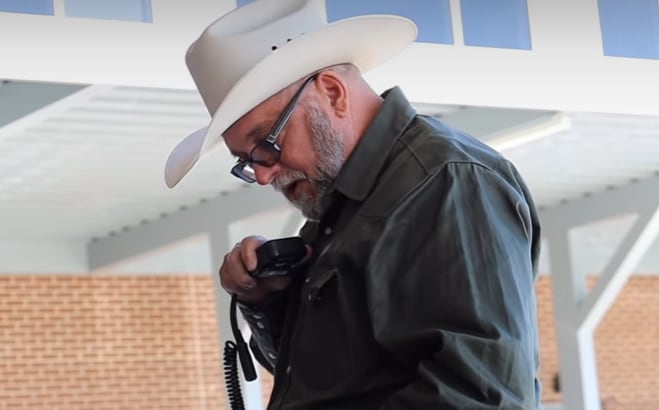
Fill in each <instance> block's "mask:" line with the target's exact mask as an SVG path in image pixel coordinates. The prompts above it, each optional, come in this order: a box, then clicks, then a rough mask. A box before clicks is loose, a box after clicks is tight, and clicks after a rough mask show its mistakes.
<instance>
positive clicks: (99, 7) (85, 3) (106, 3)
mask: <svg viewBox="0 0 659 410" xmlns="http://www.w3.org/2000/svg"><path fill="white" fill-rule="evenodd" d="M64 12H65V13H66V15H67V16H70V17H88V18H95V19H108V20H125V21H142V22H146V23H151V22H152V21H153V17H152V15H151V0H64Z"/></svg>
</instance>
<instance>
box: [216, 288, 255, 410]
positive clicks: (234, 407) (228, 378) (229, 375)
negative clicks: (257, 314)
mask: <svg viewBox="0 0 659 410" xmlns="http://www.w3.org/2000/svg"><path fill="white" fill-rule="evenodd" d="M236 303H237V301H236V295H231V306H230V309H229V318H230V320H231V331H232V332H233V337H234V339H236V341H235V343H234V342H232V341H231V340H227V342H226V343H225V345H224V384H225V386H226V389H227V396H228V397H229V403H230V405H231V410H245V402H244V400H243V395H242V392H241V389H240V377H239V376H238V358H240V366H241V367H242V369H243V373H244V375H245V379H246V380H247V381H252V380H254V379H256V370H255V369H254V362H253V361H252V356H251V355H250V353H249V347H248V346H247V343H245V340H244V339H243V336H242V333H240V329H239V328H238V319H237V317H236Z"/></svg>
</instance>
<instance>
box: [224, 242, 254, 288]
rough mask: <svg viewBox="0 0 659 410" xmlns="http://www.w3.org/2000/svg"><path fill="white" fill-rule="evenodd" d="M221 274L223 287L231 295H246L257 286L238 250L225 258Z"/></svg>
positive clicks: (234, 250)
mask: <svg viewBox="0 0 659 410" xmlns="http://www.w3.org/2000/svg"><path fill="white" fill-rule="evenodd" d="M219 274H220V280H221V283H222V287H223V288H224V289H226V290H227V291H228V292H231V293H244V292H245V291H248V290H250V289H252V288H253V287H254V286H256V281H255V280H254V278H252V277H251V276H250V275H249V274H248V273H247V270H246V268H245V265H244V264H243V261H242V258H241V255H240V250H239V249H238V248H234V249H233V250H232V251H231V252H229V253H228V254H227V255H226V256H225V257H224V263H223V264H222V267H221V268H220V272H219Z"/></svg>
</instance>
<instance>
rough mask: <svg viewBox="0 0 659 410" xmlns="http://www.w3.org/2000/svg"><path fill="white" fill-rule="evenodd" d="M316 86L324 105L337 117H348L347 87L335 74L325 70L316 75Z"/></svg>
mask: <svg viewBox="0 0 659 410" xmlns="http://www.w3.org/2000/svg"><path fill="white" fill-rule="evenodd" d="M316 86H317V87H318V89H319V92H320V94H321V99H322V101H323V103H324V104H327V105H328V106H329V107H330V108H331V110H332V111H333V112H334V114H335V115H336V116H338V117H341V118H343V117H345V116H346V115H348V112H349V111H348V85H347V83H346V81H345V80H344V79H343V78H341V76H339V75H338V74H337V73H335V72H333V71H330V70H326V71H322V72H320V73H319V74H318V77H317V78H316Z"/></svg>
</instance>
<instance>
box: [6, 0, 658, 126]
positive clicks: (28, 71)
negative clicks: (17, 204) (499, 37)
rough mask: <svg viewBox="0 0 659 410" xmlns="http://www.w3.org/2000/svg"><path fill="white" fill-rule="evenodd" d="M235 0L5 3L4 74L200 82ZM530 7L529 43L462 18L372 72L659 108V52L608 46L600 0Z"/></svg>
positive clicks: (539, 0)
mask: <svg viewBox="0 0 659 410" xmlns="http://www.w3.org/2000/svg"><path fill="white" fill-rule="evenodd" d="M411 3H413V2H411ZM235 4H236V3H235V1H234V0H216V1H209V0H190V1H188V2H175V1H169V0H153V1H152V6H153V8H152V9H153V23H135V22H122V21H107V20H94V19H82V18H69V17H66V16H61V15H56V16H35V15H27V14H18V13H0V39H11V41H7V42H6V44H5V43H3V47H2V50H3V60H2V64H0V78H8V79H22V80H32V81H51V82H67V83H76V84H80V83H85V84H112V85H130V86H137V87H160V88H181V89H193V88H194V84H193V81H192V79H191V78H190V75H189V73H188V71H187V69H186V67H185V64H184V55H185V51H186V49H187V48H188V46H189V45H190V43H191V42H192V41H193V40H195V39H196V38H197V36H198V35H199V33H200V32H201V31H202V30H203V29H204V28H205V27H206V26H207V25H208V24H209V23H210V22H211V21H213V20H214V19H216V18H217V17H219V16H220V15H222V14H224V13H226V12H228V11H229V10H231V9H233V8H234V7H235ZM455 4H456V2H455V1H453V2H452V5H455ZM453 8H454V9H455V11H454V15H453V16H452V21H454V22H455V21H456V20H457V18H458V17H459V16H458V14H457V13H458V10H457V9H456V8H455V7H453ZM528 16H529V29H530V36H531V39H532V49H531V50H516V49H503V48H492V47H474V46H465V45H463V44H462V35H461V34H462V33H460V32H458V30H460V28H461V25H459V24H456V25H455V27H454V32H453V34H454V38H455V40H456V41H455V43H456V44H452V45H451V44H430V43H415V44H413V46H412V47H410V48H409V49H408V50H406V51H405V52H404V53H402V54H401V55H400V56H398V57H397V58H395V59H393V60H392V61H391V62H389V63H388V64H385V65H383V66H382V67H380V68H378V69H376V70H373V71H372V72H371V73H368V75H367V79H368V80H369V81H370V82H371V84H372V85H373V87H374V88H375V89H376V90H378V91H383V90H384V89H386V88H389V87H391V86H392V85H396V84H399V85H401V86H402V87H403V89H404V90H405V92H406V94H407V96H408V97H409V98H410V100H412V101H415V102H418V103H436V104H448V105H477V106H488V107H501V108H530V109H541V110H542V109H544V110H556V111H583V112H606V113H625V114H638V115H659V103H657V98H656V96H657V95H659V82H658V81H656V73H657V71H658V70H659V60H655V59H642V58H619V57H608V56H605V55H603V49H602V37H601V32H600V23H599V13H598V8H597V1H596V0H588V1H544V0H530V1H528ZM34 33H44V35H39V36H38V35H35V34H34ZM43 61H48V67H47V69H44V65H43ZM613 79H615V81H612V80H613ZM612 95H615V98H611V96H612ZM639 95H644V96H649V97H648V98H638V96H639ZM652 96H655V97H652ZM653 101H654V102H653Z"/></svg>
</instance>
